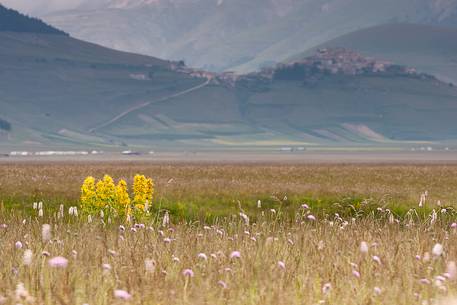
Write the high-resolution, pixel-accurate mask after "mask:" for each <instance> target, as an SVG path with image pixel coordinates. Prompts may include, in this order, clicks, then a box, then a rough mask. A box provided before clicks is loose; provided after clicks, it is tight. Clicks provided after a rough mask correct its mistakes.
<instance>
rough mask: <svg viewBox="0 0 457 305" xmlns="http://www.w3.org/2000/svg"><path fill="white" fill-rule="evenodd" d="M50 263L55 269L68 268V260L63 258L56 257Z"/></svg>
mask: <svg viewBox="0 0 457 305" xmlns="http://www.w3.org/2000/svg"><path fill="white" fill-rule="evenodd" d="M48 263H49V266H51V267H53V268H66V267H67V266H68V259H66V258H65V257H62V256H56V257H53V258H51V259H50V260H49V262H48Z"/></svg>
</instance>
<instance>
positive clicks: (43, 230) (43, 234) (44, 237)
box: [41, 224, 51, 242]
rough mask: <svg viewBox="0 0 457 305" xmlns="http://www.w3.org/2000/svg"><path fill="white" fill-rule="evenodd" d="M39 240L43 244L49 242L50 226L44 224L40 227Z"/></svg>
mask: <svg viewBox="0 0 457 305" xmlns="http://www.w3.org/2000/svg"><path fill="white" fill-rule="evenodd" d="M41 238H42V240H43V242H48V241H50V240H51V226H50V225H48V224H44V225H43V226H42V227H41Z"/></svg>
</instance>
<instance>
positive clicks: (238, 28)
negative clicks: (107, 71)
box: [41, 0, 457, 73]
mask: <svg viewBox="0 0 457 305" xmlns="http://www.w3.org/2000/svg"><path fill="white" fill-rule="evenodd" d="M41 17H43V18H44V19H45V20H46V21H47V22H49V23H51V24H53V25H55V26H57V27H58V28H60V29H63V30H65V31H67V32H69V33H71V34H72V35H73V36H74V37H77V38H80V39H83V40H86V41H90V42H94V43H98V44H101V45H104V46H107V47H110V48H114V49H118V50H123V51H130V52H135V53H141V54H147V55H151V56H156V57H160V58H166V59H173V60H184V61H185V62H186V63H187V64H188V65H189V66H192V67H199V68H203V69H206V70H213V71H224V70H225V71H227V70H234V71H238V72H243V73H245V72H252V71H254V70H257V69H259V68H260V67H264V66H271V65H272V64H274V63H279V62H282V61H283V60H284V59H286V58H288V57H290V56H293V55H294V54H297V53H299V52H302V51H304V50H308V49H311V48H313V47H316V46H318V45H320V44H322V43H324V42H326V41H328V40H331V39H334V38H337V37H339V36H341V35H344V34H348V33H350V32H353V31H357V30H360V29H364V28H367V27H372V26H376V25H382V24H386V23H418V24H426V25H441V26H454V27H455V26H457V0H382V1H379V0H249V1H246V0H91V1H85V2H82V3H79V5H78V6H77V7H75V8H73V9H70V10H64V11H57V12H51V13H47V14H43V15H42V16H41Z"/></svg>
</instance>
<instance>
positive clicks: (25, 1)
mask: <svg viewBox="0 0 457 305" xmlns="http://www.w3.org/2000/svg"><path fill="white" fill-rule="evenodd" d="M85 1H87V0H0V3H2V4H4V5H5V6H7V7H10V8H14V9H17V10H20V11H22V12H24V13H28V14H45V13H48V12H52V11H56V10H63V9H70V8H75V7H76V6H78V5H79V4H81V3H83V2H85Z"/></svg>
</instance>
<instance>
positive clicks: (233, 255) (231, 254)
mask: <svg viewBox="0 0 457 305" xmlns="http://www.w3.org/2000/svg"><path fill="white" fill-rule="evenodd" d="M230 258H232V259H233V258H241V253H240V251H233V252H232V253H230Z"/></svg>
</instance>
